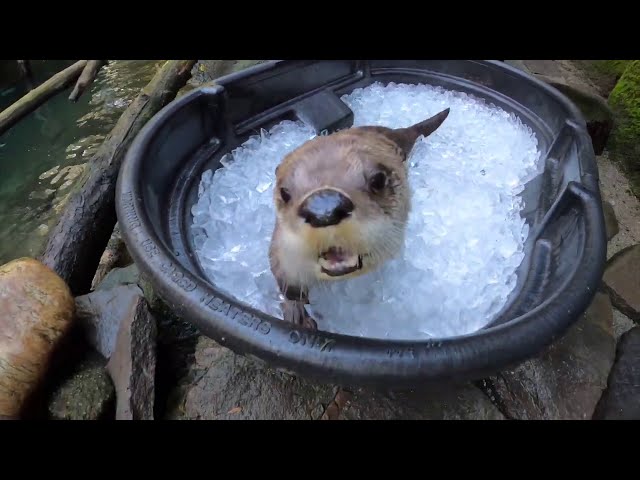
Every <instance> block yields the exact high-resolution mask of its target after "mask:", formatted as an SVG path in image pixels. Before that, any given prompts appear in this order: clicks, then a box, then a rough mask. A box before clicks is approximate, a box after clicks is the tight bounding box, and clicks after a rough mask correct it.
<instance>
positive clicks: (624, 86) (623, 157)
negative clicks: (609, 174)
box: [609, 60, 640, 194]
mask: <svg viewBox="0 0 640 480" xmlns="http://www.w3.org/2000/svg"><path fill="white" fill-rule="evenodd" d="M609 105H610V107H611V109H612V110H613V112H614V114H615V118H616V126H615V128H614V129H613V132H612V134H611V141H610V145H609V150H610V152H611V156H612V158H613V159H614V160H619V161H620V162H621V163H622V164H623V165H624V166H625V169H626V170H627V172H628V173H630V174H631V176H632V179H633V177H635V180H636V182H635V185H634V186H635V187H636V194H638V188H640V187H639V184H638V182H637V179H638V175H640V60H632V61H630V62H629V63H628V65H627V67H626V68H625V70H624V73H623V74H622V76H621V77H620V80H618V83H617V84H616V86H615V88H614V89H613V91H612V92H611V94H610V95H609Z"/></svg>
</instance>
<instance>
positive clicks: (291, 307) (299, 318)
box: [282, 301, 318, 330]
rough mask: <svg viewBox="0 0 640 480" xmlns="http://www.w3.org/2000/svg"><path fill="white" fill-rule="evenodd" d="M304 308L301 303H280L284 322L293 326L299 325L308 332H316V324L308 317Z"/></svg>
mask: <svg viewBox="0 0 640 480" xmlns="http://www.w3.org/2000/svg"><path fill="white" fill-rule="evenodd" d="M304 306H305V304H304V303H303V302H295V301H285V302H282V313H283V316H284V319H285V321H287V322H291V323H293V324H294V325H301V326H303V327H305V328H308V329H310V330H317V329H318V325H317V323H316V322H315V320H314V319H313V318H311V317H310V316H309V314H308V313H307V310H306V309H305V308H304Z"/></svg>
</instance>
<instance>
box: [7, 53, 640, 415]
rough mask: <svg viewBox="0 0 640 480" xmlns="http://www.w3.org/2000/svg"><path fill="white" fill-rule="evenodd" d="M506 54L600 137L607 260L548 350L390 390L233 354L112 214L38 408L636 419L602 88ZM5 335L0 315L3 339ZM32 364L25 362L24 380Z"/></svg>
mask: <svg viewBox="0 0 640 480" xmlns="http://www.w3.org/2000/svg"><path fill="white" fill-rule="evenodd" d="M243 62H248V63H234V62H233V61H204V62H200V63H198V64H197V65H196V67H195V72H197V75H196V76H195V77H194V80H193V84H192V86H195V85H198V84H200V83H201V82H206V81H210V80H212V79H214V78H215V77H216V76H219V75H221V74H225V73H229V72H230V71H233V70H234V69H238V68H243V67H245V66H247V65H249V64H251V63H256V61H243ZM509 62H511V63H512V64H514V65H516V66H518V68H523V69H526V70H528V71H529V72H531V73H534V74H538V75H542V78H543V79H544V80H545V81H548V82H549V83H552V84H554V85H555V86H558V88H564V89H565V91H566V92H567V93H568V94H570V96H571V97H572V98H575V101H576V103H579V104H580V105H581V108H582V109H583V111H584V112H585V116H586V117H587V120H588V122H589V126H590V133H592V136H593V138H594V147H595V148H596V150H598V164H599V168H600V182H601V188H602V194H603V202H604V206H605V214H606V220H607V236H608V239H609V246H608V257H609V263H608V265H607V269H606V273H605V275H604V278H603V282H602V288H601V291H599V292H598V293H597V294H596V296H595V298H594V301H593V303H592V305H591V306H590V308H589V309H588V310H587V311H586V312H585V313H584V315H583V316H582V318H581V319H580V320H579V321H578V322H577V323H576V324H575V325H574V327H573V328H572V329H571V330H570V331H569V332H568V333H567V334H566V335H565V336H564V337H563V338H562V339H560V340H559V341H557V342H556V343H555V344H554V345H552V346H551V347H550V348H549V349H548V350H547V351H545V352H543V353H542V354H541V355H539V356H538V357H537V358H533V359H531V360H529V361H527V362H525V363H523V364H521V365H519V366H518V367H516V368H513V369H511V370H506V371H503V372H501V373H500V374H498V375H496V376H494V377H491V378H487V379H485V380H483V381H479V382H477V383H474V384H464V385H458V386H455V387H454V386H447V387H442V388H432V389H431V390H423V391H394V392H389V391H371V390H366V389H353V390H347V389H343V388H341V387H339V386H332V385H318V384H314V383H311V382H309V381H307V380H305V379H302V378H295V377H292V376H290V375H286V374H284V373H280V372H275V371H273V370H271V369H270V368H268V367H267V366H264V365H262V364H258V363H256V362H254V361H252V360H250V359H247V358H244V357H240V356H237V355H235V354H233V353H232V352H230V351H229V350H227V349H226V348H224V347H221V346H220V345H218V344H216V343H215V342H214V341H212V340H211V339H208V338H206V337H203V336H201V335H199V334H198V332H197V331H196V330H195V329H194V328H193V327H191V326H190V325H188V324H186V323H184V322H182V321H181V320H180V319H178V318H175V317H174V316H172V314H171V312H170V311H168V310H167V308H166V307H165V306H164V305H163V303H162V302H161V301H160V300H159V299H158V298H157V297H155V295H154V294H153V291H152V289H151V287H150V285H149V283H148V282H147V281H146V279H144V278H143V277H141V275H140V273H139V272H138V270H137V268H136V266H135V265H134V264H132V262H131V259H130V257H129V256H128V255H127V252H126V249H125V248H123V244H122V242H121V240H120V236H119V231H118V229H117V228H116V230H115V231H114V235H113V237H112V239H111V241H110V242H109V247H108V249H107V251H106V252H105V254H104V255H103V258H102V261H101V266H100V269H99V271H98V274H97V275H96V278H95V280H94V290H93V291H92V292H91V293H89V294H88V295H85V296H83V297H78V298H76V299H75V318H76V319H77V327H78V328H79V332H80V333H79V335H80V336H81V337H82V338H84V339H85V340H86V342H87V347H88V348H87V349H86V350H85V351H83V352H80V353H79V356H80V357H81V359H80V361H76V362H74V363H73V368H68V369H66V370H65V373H64V375H63V378H62V379H60V380H59V381H58V382H57V383H56V384H55V385H53V386H51V387H50V389H49V390H48V391H47V393H46V395H45V397H46V401H45V407H43V410H45V413H44V416H45V417H47V418H54V419H105V418H107V419H108V418H117V419H207V420H208V419H229V420H232V419H479V420H481V419H492V420H503V419H630V418H633V419H640V330H639V327H638V326H637V323H638V322H640V221H639V220H640V202H639V201H638V199H637V198H636V197H635V196H633V195H632V194H631V192H630V189H629V184H628V181H627V179H626V178H625V176H624V175H623V174H622V172H621V170H620V169H619V168H618V167H617V166H616V165H615V164H614V163H612V162H611V161H609V159H608V156H607V152H606V150H604V148H603V149H602V151H600V149H599V148H598V145H597V143H598V142H605V143H606V138H607V135H608V132H609V131H610V129H611V117H610V112H608V110H607V109H606V102H604V101H603V99H602V97H600V94H599V93H598V89H597V88H596V87H595V86H594V85H592V84H591V83H590V82H589V80H588V79H587V78H586V77H585V76H584V75H582V74H581V73H580V71H579V69H577V68H575V67H574V66H573V65H572V64H571V62H568V61H509ZM576 89H579V90H577V93H576ZM61 173H62V172H55V173H52V175H53V174H55V175H58V174H61ZM65 174H66V175H68V174H69V173H67V172H65ZM14 270H15V268H14ZM12 275H13V274H12V270H11V271H8V273H7V271H5V270H1V269H0V312H4V311H5V309H6V308H9V307H8V306H7V305H5V304H3V302H6V300H5V299H6V295H5V296H3V293H6V292H8V291H14V290H15V289H16V288H18V287H20V288H25V287H24V286H20V285H18V286H16V282H15V278H13V277H12ZM49 282H51V280H49ZM32 287H33V285H32ZM38 288H40V290H41V292H45V293H41V296H42V295H44V296H46V295H49V293H47V292H48V290H47V288H49V287H48V286H47V285H42V286H39V287H38ZM10 289H13V290H10ZM45 294H46V295H45ZM43 298H44V297H43ZM3 328H5V330H3ZM23 334H24V332H23ZM14 337H15V332H14ZM8 339H9V337H8V336H7V333H6V326H5V325H4V324H3V322H2V319H0V351H2V348H3V345H4V344H5V343H7V342H8ZM0 360H2V359H0ZM17 362H18V360H16V359H10V361H9V362H5V363H3V362H2V361H0V417H2V416H5V417H12V416H15V409H10V408H9V407H7V406H6V405H7V404H6V402H5V404H3V399H4V398H8V397H10V398H15V396H16V395H15V392H16V391H20V392H23V391H24V390H25V387H24V385H25V382H22V386H16V384H14V383H12V384H3V383H2V381H3V380H2V379H3V378H4V377H6V372H7V371H9V370H7V369H8V368H9V367H12V366H13V367H15V365H17ZM3 369H5V370H3ZM11 371H19V369H17V368H14V369H13V370H11ZM36 377H37V376H36V375H33V374H32V375H31V376H29V380H30V382H31V384H33V383H34V382H35V380H34V379H35V378H36ZM6 392H11V395H7V394H6Z"/></svg>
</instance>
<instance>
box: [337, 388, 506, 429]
mask: <svg viewBox="0 0 640 480" xmlns="http://www.w3.org/2000/svg"><path fill="white" fill-rule="evenodd" d="M342 416H343V418H345V419H346V420H504V416H503V415H502V414H501V413H500V411H499V410H498V409H497V408H496V407H495V406H494V405H493V403H491V400H490V399H489V398H488V397H487V396H486V395H485V394H484V393H482V391H481V390H480V389H479V388H477V387H475V386H473V385H470V384H466V385H460V386H455V387H454V386H446V387H442V388H437V389H435V388H434V389H433V390H431V391H429V390H423V391H421V392H395V393H393V394H391V395H390V394H388V393H380V392H370V391H364V390H363V391H360V392H358V393H355V394H354V396H353V398H352V399H351V401H350V402H348V404H347V406H346V407H345V408H344V410H343V411H342Z"/></svg>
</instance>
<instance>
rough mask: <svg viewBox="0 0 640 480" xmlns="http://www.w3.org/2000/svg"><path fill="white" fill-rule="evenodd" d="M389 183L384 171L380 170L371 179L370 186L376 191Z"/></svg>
mask: <svg viewBox="0 0 640 480" xmlns="http://www.w3.org/2000/svg"><path fill="white" fill-rule="evenodd" d="M386 185H387V176H386V175H385V173H384V172H378V173H376V174H375V175H374V176H373V177H371V178H370V179H369V188H370V189H371V190H373V191H374V192H379V191H380V190H382V189H383V188H384V187H385V186H386Z"/></svg>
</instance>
